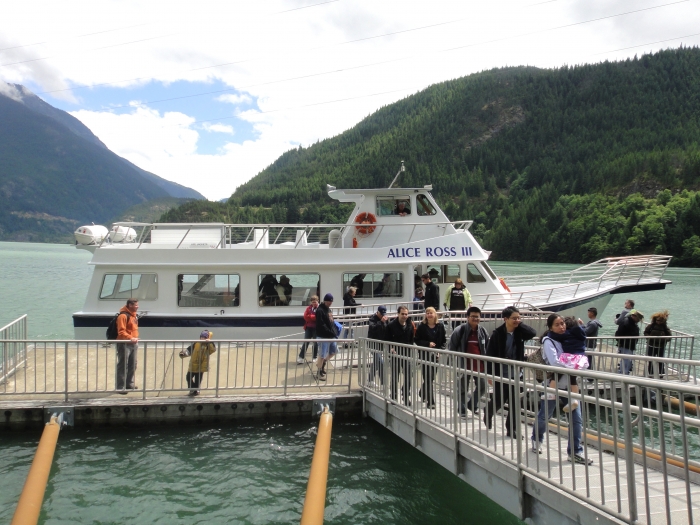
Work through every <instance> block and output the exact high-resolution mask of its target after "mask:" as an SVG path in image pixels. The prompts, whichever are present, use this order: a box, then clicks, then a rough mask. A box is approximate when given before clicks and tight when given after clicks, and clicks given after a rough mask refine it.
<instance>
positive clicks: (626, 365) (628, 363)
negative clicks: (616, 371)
mask: <svg viewBox="0 0 700 525" xmlns="http://www.w3.org/2000/svg"><path fill="white" fill-rule="evenodd" d="M617 353H618V354H627V355H632V354H634V350H632V349H631V348H621V347H620V348H618V349H617ZM631 371H632V360H631V359H621V360H620V373H621V374H625V375H627V376H628V375H630V372H631Z"/></svg>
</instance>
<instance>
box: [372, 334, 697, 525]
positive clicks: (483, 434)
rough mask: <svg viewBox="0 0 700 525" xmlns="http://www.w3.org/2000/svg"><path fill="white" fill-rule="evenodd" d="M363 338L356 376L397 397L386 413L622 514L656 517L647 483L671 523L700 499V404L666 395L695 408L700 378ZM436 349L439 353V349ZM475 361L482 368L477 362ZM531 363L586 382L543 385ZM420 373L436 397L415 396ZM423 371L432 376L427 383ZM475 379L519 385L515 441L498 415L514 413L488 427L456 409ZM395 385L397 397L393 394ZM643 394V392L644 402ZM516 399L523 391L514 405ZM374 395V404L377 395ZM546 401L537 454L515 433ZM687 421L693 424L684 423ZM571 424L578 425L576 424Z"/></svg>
mask: <svg viewBox="0 0 700 525" xmlns="http://www.w3.org/2000/svg"><path fill="white" fill-rule="evenodd" d="M359 343H360V345H359V346H360V355H359V357H360V363H361V365H360V371H359V378H360V382H361V384H362V386H363V388H364V389H365V392H366V395H365V401H364V402H365V403H369V402H370V394H371V396H372V397H371V398H372V399H376V398H377V397H378V398H379V399H380V400H382V401H383V403H385V405H384V406H385V408H384V410H385V411H386V413H387V414H389V406H390V405H393V408H392V409H391V410H392V413H394V412H393V411H394V410H402V411H405V412H407V413H408V416H409V417H408V419H405V421H410V420H413V421H415V420H421V426H424V424H430V425H434V426H436V427H439V428H440V429H441V430H443V431H445V432H447V433H448V434H449V435H450V436H452V437H453V438H454V440H455V443H456V444H457V443H458V442H460V441H464V442H465V443H468V444H469V445H471V446H474V447H477V448H480V449H483V450H484V451H487V452H489V453H490V454H495V455H497V456H498V457H499V458H500V459H501V460H503V461H505V462H506V463H509V464H512V465H514V467H516V468H517V469H518V471H519V472H525V473H527V474H528V475H530V476H533V477H536V478H538V479H540V480H542V481H545V482H547V483H550V484H552V485H553V486H554V487H556V488H557V489H558V490H561V491H563V492H565V493H567V494H570V495H572V496H574V497H575V498H577V499H579V500H582V501H583V502H585V503H586V504H589V505H591V506H593V507H595V508H597V509H599V510H601V511H604V512H605V513H607V514H609V515H611V516H614V517H615V518H617V519H620V520H623V521H625V522H634V521H635V520H637V519H639V520H642V519H643V517H644V514H645V513H646V522H647V523H651V522H652V521H651V519H652V518H651V510H650V508H649V505H648V501H649V498H650V491H652V490H653V491H655V495H657V493H658V492H659V491H662V492H663V496H664V503H662V504H660V505H665V509H664V510H665V513H666V515H667V518H668V523H675V521H673V520H672V519H671V515H672V513H673V515H674V516H675V515H677V514H678V511H682V512H683V513H686V514H684V515H683V516H681V518H682V519H681V522H683V523H686V522H689V523H693V513H694V509H695V507H696V506H697V505H694V504H693V499H696V498H698V497H700V450H698V449H697V448H695V449H693V450H692V451H691V450H690V449H689V446H688V440H689V437H688V436H690V435H693V434H694V433H695V432H697V430H698V429H700V419H699V418H698V417H697V415H698V413H700V411H695V412H693V411H691V412H689V413H686V411H684V410H680V411H679V412H677V411H676V410H675V409H674V408H673V406H672V405H673V404H672V400H673V399H674V398H675V399H676V402H678V400H686V403H687V404H690V405H693V406H694V407H696V408H697V407H698V406H699V405H700V387H699V386H696V385H691V384H688V383H676V382H670V381H663V380H658V379H653V378H642V377H635V376H623V375H620V374H611V373H607V372H599V371H588V370H577V371H575V372H574V371H571V370H567V369H563V368H561V367H555V366H548V365H535V364H532V363H528V362H514V361H510V360H506V359H499V358H493V357H487V356H479V355H472V354H463V353H459V352H452V351H449V350H440V351H439V352H436V351H434V350H431V349H428V348H422V347H418V348H416V347H414V346H409V345H394V344H391V347H393V348H394V349H395V350H396V353H392V352H390V351H389V348H390V344H389V343H384V342H381V341H375V340H371V339H366V338H360V341H359ZM437 353H439V358H438V359H436V358H435V357H436V354H437ZM618 357H619V356H618ZM625 357H626V356H625ZM466 363H469V364H470V366H469V367H467V364H466ZM480 363H482V364H483V366H484V370H485V371H481V366H480ZM379 364H381V367H379ZM496 365H499V366H500V367H504V366H514V367H515V370H516V373H515V374H514V376H512V379H511V378H509V377H501V376H499V375H497V374H495V373H494V370H496ZM536 370H544V371H545V372H550V373H555V374H562V373H563V374H572V373H574V374H575V375H576V376H578V377H579V378H580V379H581V381H580V382H581V385H582V386H583V385H590V386H587V387H586V388H585V389H584V390H582V392H581V393H576V392H574V391H572V390H571V387H570V385H567V387H566V389H565V390H554V389H549V388H548V387H546V385H543V384H541V383H538V382H537V381H536V380H535V374H534V372H535V371H536ZM518 371H520V372H521V373H517V372H518ZM404 377H405V378H410V380H409V381H408V383H407V382H405V381H406V380H404V381H403V382H402V381H401V379H402V378H404ZM431 377H432V378H434V379H430V378H431ZM421 378H422V379H423V382H424V385H426V384H427V385H430V382H431V381H432V382H433V385H434V386H433V387H432V388H433V395H434V396H435V397H436V399H435V401H434V406H429V405H428V406H426V405H424V404H423V403H421V401H423V402H425V398H426V395H428V396H429V394H428V393H426V391H425V390H423V391H422V396H423V398H422V399H421V398H419V397H418V385H419V384H420V379H421ZM426 378H428V379H427V381H428V383H425V381H426ZM589 380H590V382H589ZM471 381H473V382H474V395H478V393H479V392H481V393H484V390H483V388H484V386H479V387H477V385H479V384H481V383H483V385H487V383H490V386H488V387H486V388H487V395H488V394H489V392H488V391H490V396H494V395H496V394H497V392H498V393H499V395H500V396H501V397H503V395H504V394H503V392H504V391H505V390H507V389H509V388H511V389H514V390H513V391H514V392H516V393H518V398H510V401H508V404H509V408H508V409H507V411H512V412H513V414H512V418H513V420H514V421H513V425H514V426H513V434H512V435H513V439H512V440H508V439H501V437H505V436H503V435H502V434H503V432H502V430H501V428H502V427H501V425H502V424H503V423H502V422H501V421H502V420H501V417H503V418H505V419H508V418H510V417H511V414H510V413H509V414H508V416H506V415H505V413H506V412H504V415H503V416H495V419H496V421H495V424H494V427H493V428H491V427H488V428H487V427H486V425H485V423H484V421H482V420H481V418H476V417H474V418H471V417H466V419H465V418H462V417H460V404H461V402H463V401H462V400H461V393H460V392H461V391H465V399H471V400H472V401H474V398H473V397H469V396H471V395H472V394H471V389H470V388H469V384H470V382H471ZM566 383H569V381H566ZM411 384H412V385H414V386H413V388H411V386H410V385H411ZM407 385H408V388H406V386H407ZM424 388H430V386H427V387H426V386H424ZM560 388H563V387H560ZM480 389H481V390H480ZM400 391H401V392H403V396H404V397H403V398H402V397H401V396H399V392H400ZM547 391H549V392H552V393H555V399H554V400H551V401H548V400H545V399H543V400H540V396H542V395H544V394H545V393H546V392H547ZM633 395H636V398H637V399H636V401H633V400H632V396H633ZM374 396H376V397H374ZM557 396H558V397H557ZM545 397H546V396H545ZM642 398H644V399H646V401H645V402H642ZM491 399H493V397H491ZM514 399H520V402H518V403H517V405H515V407H514V406H513V405H514V402H513V400H514ZM689 399H690V400H691V401H688V400H689ZM573 401H578V403H580V404H581V408H580V410H581V412H582V416H583V422H584V429H583V431H582V435H581V436H580V437H581V439H582V444H584V447H583V452H582V454H583V459H581V464H577V463H576V462H571V463H567V462H566V453H565V452H564V451H565V449H566V445H567V442H568V440H569V436H570V435H572V434H571V433H570V430H569V426H568V424H567V423H566V422H563V421H562V420H561V417H562V416H564V412H563V411H561V408H562V407H563V405H564V403H566V404H569V405H570V404H571V403H572V402H573ZM371 402H372V403H373V404H374V405H375V406H376V401H371ZM476 402H477V403H478V397H477V398H476ZM547 404H550V406H551V408H552V410H553V411H554V412H553V418H552V419H549V420H547V418H546V413H547V412H546V410H545V424H546V425H547V426H546V428H545V429H544V432H543V434H544V445H543V447H544V448H543V454H542V455H539V454H537V453H533V452H532V451H531V450H530V449H531V447H530V446H529V444H528V443H529V439H525V440H521V438H525V434H526V433H529V429H528V428H527V426H531V427H534V428H535V429H538V428H541V427H540V426H539V423H538V421H537V418H536V417H535V411H536V410H537V409H538V405H539V409H541V410H542V409H543V407H544V409H546V408H547ZM676 404H677V403H676ZM513 408H515V409H514V410H513ZM484 410H485V409H484V408H482V411H484ZM385 417H388V416H385ZM533 418H534V420H533ZM401 420H404V418H401ZM547 430H549V432H547ZM691 430H692V433H691V432H689V431H691ZM533 432H534V431H533ZM573 433H574V434H575V433H576V429H575V427H574V429H573ZM528 437H529V436H528ZM572 439H573V438H572ZM607 451H610V452H613V456H607V455H604V454H603V452H607ZM562 455H563V458H562ZM589 460H594V463H593V464H588V462H589ZM611 464H612V466H614V468H615V473H616V475H614V476H606V473H607V472H610V469H611V468H612V466H611ZM635 464H641V465H642V469H641V470H636V469H635ZM651 469H657V470H660V471H661V472H662V474H663V476H664V480H666V479H668V478H669V477H671V478H674V479H675V478H678V479H680V480H682V481H681V482H682V483H683V484H684V485H685V488H686V491H685V495H684V494H683V493H682V492H681V491H680V487H678V484H677V482H676V484H675V485H673V486H672V487H671V482H670V481H669V482H666V481H664V482H663V483H661V482H660V481H659V480H658V479H656V480H655V481H654V480H653V479H652V477H653V471H652V470H651ZM640 472H641V475H640ZM630 485H633V486H630ZM594 486H595V487H600V490H592V487H594ZM671 491H673V492H671ZM657 501H658V498H657ZM672 505H673V507H672ZM686 515H687V521H685V519H686ZM695 519H696V520H697V516H695Z"/></svg>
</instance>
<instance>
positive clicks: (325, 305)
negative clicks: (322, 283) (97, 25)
mask: <svg viewBox="0 0 700 525" xmlns="http://www.w3.org/2000/svg"><path fill="white" fill-rule="evenodd" d="M332 304H333V296H332V295H331V294H329V293H327V294H326V295H325V296H324V297H323V302H322V303H321V304H320V305H318V308H317V309H316V339H337V338H338V333H337V332H336V328H335V321H333V314H332V313H331V305H332ZM318 346H319V352H318V361H316V367H317V368H318V373H317V375H316V377H317V378H318V380H319V381H325V380H326V363H327V362H328V361H329V360H330V358H331V357H333V356H334V355H335V354H337V353H338V345H337V344H336V343H335V341H327V342H324V343H319V344H318Z"/></svg>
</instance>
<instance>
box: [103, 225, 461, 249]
mask: <svg viewBox="0 0 700 525" xmlns="http://www.w3.org/2000/svg"><path fill="white" fill-rule="evenodd" d="M471 224H472V221H454V222H452V221H437V222H420V223H414V222H402V223H400V224H383V225H380V224H374V225H371V226H361V225H357V224H354V223H351V224H348V223H343V224H265V223H260V224H223V223H153V224H145V223H136V222H117V223H115V226H119V227H122V228H125V229H126V228H131V229H133V230H134V231H135V232H136V233H135V235H133V236H124V238H123V239H122V240H121V241H119V242H116V241H114V240H113V239H112V237H110V236H107V237H105V239H104V240H103V241H102V243H101V244H100V245H99V247H103V246H109V245H120V244H124V245H135V246H136V247H137V248H142V247H146V246H151V245H158V244H165V245H168V246H172V245H174V246H176V247H177V248H181V249H184V248H187V249H191V248H193V247H194V248H253V249H260V248H269V247H270V246H276V247H282V246H284V247H289V248H303V247H307V248H308V247H314V246H320V245H328V246H329V247H331V248H343V247H344V248H349V247H352V242H351V239H352V237H353V236H354V235H352V234H353V233H354V232H355V231H356V228H360V227H362V228H372V237H373V241H372V243H371V244H368V245H367V246H368V247H373V246H374V245H376V244H377V241H378V240H379V239H380V237H381V236H382V234H391V235H392V236H395V237H392V241H395V243H396V244H404V243H410V242H413V241H416V240H421V239H425V238H437V237H442V236H444V235H446V234H448V233H452V232H457V233H461V232H465V231H467V230H468V229H469V227H470V226H471ZM448 226H451V227H449V228H448ZM344 239H346V240H345V241H344Z"/></svg>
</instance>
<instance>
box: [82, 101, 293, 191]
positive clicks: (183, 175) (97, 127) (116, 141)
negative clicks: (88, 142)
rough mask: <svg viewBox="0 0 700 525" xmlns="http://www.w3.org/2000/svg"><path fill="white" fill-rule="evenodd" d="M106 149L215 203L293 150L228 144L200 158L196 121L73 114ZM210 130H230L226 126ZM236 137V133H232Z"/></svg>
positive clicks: (148, 113)
mask: <svg viewBox="0 0 700 525" xmlns="http://www.w3.org/2000/svg"><path fill="white" fill-rule="evenodd" d="M71 114H72V115H73V116H74V117H76V118H78V119H80V120H81V121H82V122H83V123H84V124H85V125H86V126H88V127H89V128H90V129H91V130H92V131H93V133H95V134H96V135H97V136H98V137H99V138H100V140H101V141H102V142H104V143H105V145H106V146H107V147H108V148H109V149H110V150H112V151H113V152H115V153H116V154H117V155H120V156H122V157H124V158H126V159H128V160H130V161H131V162H133V163H134V164H136V165H137V166H139V167H141V168H143V169H145V170H147V171H150V172H152V173H155V174H156V175H159V176H160V177H163V178H166V179H168V180H171V181H174V182H177V183H179V184H182V185H185V186H189V187H191V188H195V189H197V190H198V191H199V192H200V193H202V194H203V195H204V196H205V197H207V198H208V199H210V200H219V199H222V198H224V197H229V196H230V195H231V193H233V190H234V189H235V188H236V187H237V186H239V185H241V184H243V183H244V182H246V181H247V180H248V179H249V178H250V175H249V174H251V173H253V174H255V173H258V172H259V171H260V170H262V169H263V168H264V167H265V166H267V165H268V164H270V162H272V161H273V160H274V159H275V158H277V157H278V156H279V155H281V154H282V153H284V152H285V151H287V150H288V149H290V148H292V147H293V145H292V144H290V143H289V142H285V141H284V140H282V139H278V138H275V137H265V138H264V140H260V141H245V142H243V143H242V144H235V143H227V144H226V145H225V146H224V147H223V148H222V153H221V154H217V155H202V154H198V153H197V142H198V140H199V133H198V132H197V131H196V130H195V129H192V126H193V124H194V122H195V119H193V118H192V117H189V116H187V115H184V114H182V113H177V112H168V113H164V114H161V113H159V112H158V111H157V110H154V109H151V108H146V107H142V106H141V107H137V108H134V109H133V110H132V111H131V112H130V113H126V114H120V115H117V114H115V113H111V112H106V111H86V110H80V111H74V112H72V113H71ZM210 127H211V128H218V129H217V131H220V132H221V130H222V129H223V128H231V127H230V126H225V125H222V124H217V125H212V126H210ZM231 131H233V128H231Z"/></svg>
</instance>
